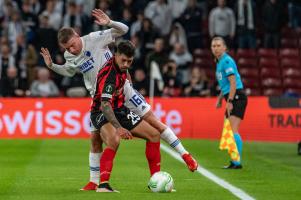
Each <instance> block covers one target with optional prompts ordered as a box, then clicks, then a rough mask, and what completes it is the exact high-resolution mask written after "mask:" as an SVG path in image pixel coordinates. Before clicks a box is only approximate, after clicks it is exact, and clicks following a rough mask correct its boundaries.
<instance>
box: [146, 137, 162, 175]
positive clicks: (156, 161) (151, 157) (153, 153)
mask: <svg viewBox="0 0 301 200" xmlns="http://www.w3.org/2000/svg"><path fill="white" fill-rule="evenodd" d="M145 155H146V158H147V161H148V166H149V170H150V173H151V176H152V175H153V174H154V173H156V172H158V171H160V161H161V154H160V142H146V149H145Z"/></svg>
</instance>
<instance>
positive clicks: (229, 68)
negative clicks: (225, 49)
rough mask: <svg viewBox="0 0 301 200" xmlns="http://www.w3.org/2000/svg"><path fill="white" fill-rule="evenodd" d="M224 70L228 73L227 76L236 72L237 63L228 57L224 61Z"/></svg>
mask: <svg viewBox="0 0 301 200" xmlns="http://www.w3.org/2000/svg"><path fill="white" fill-rule="evenodd" d="M223 70H224V72H225V74H226V76H230V75H233V74H235V65H234V63H233V62H232V61H231V60H230V59H226V60H225V61H224V62H223Z"/></svg>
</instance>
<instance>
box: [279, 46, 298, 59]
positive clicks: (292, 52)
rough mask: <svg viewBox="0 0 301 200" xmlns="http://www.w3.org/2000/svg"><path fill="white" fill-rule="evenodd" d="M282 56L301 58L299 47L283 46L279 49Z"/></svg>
mask: <svg viewBox="0 0 301 200" xmlns="http://www.w3.org/2000/svg"><path fill="white" fill-rule="evenodd" d="M279 56H280V58H281V59H282V58H299V49H297V48H282V49H279Z"/></svg>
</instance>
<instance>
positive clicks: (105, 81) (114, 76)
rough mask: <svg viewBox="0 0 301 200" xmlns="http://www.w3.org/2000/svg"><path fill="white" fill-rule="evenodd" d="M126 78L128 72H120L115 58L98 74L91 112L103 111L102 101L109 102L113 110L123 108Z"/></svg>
mask: <svg viewBox="0 0 301 200" xmlns="http://www.w3.org/2000/svg"><path fill="white" fill-rule="evenodd" d="M126 78H127V72H121V71H120V69H119V68H118V66H117V64H116V63H115V56H113V57H112V58H111V59H110V60H108V61H107V62H106V63H105V65H104V67H103V68H102V69H101V70H100V71H99V72H98V74H97V82H96V91H95V95H94V97H93V104H92V107H91V112H94V111H99V110H101V101H109V102H110V103H111V105H112V108H113V109H116V108H121V107H122V106H123V104H124V94H123V86H124V83H125V80H126Z"/></svg>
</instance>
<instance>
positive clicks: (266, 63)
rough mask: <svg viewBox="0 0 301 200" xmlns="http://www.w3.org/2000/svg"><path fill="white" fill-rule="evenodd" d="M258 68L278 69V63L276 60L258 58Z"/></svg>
mask: <svg viewBox="0 0 301 200" xmlns="http://www.w3.org/2000/svg"><path fill="white" fill-rule="evenodd" d="M259 67H260V68H263V67H265V68H279V61H278V59H276V58H267V57H265V58H260V59H259Z"/></svg>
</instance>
